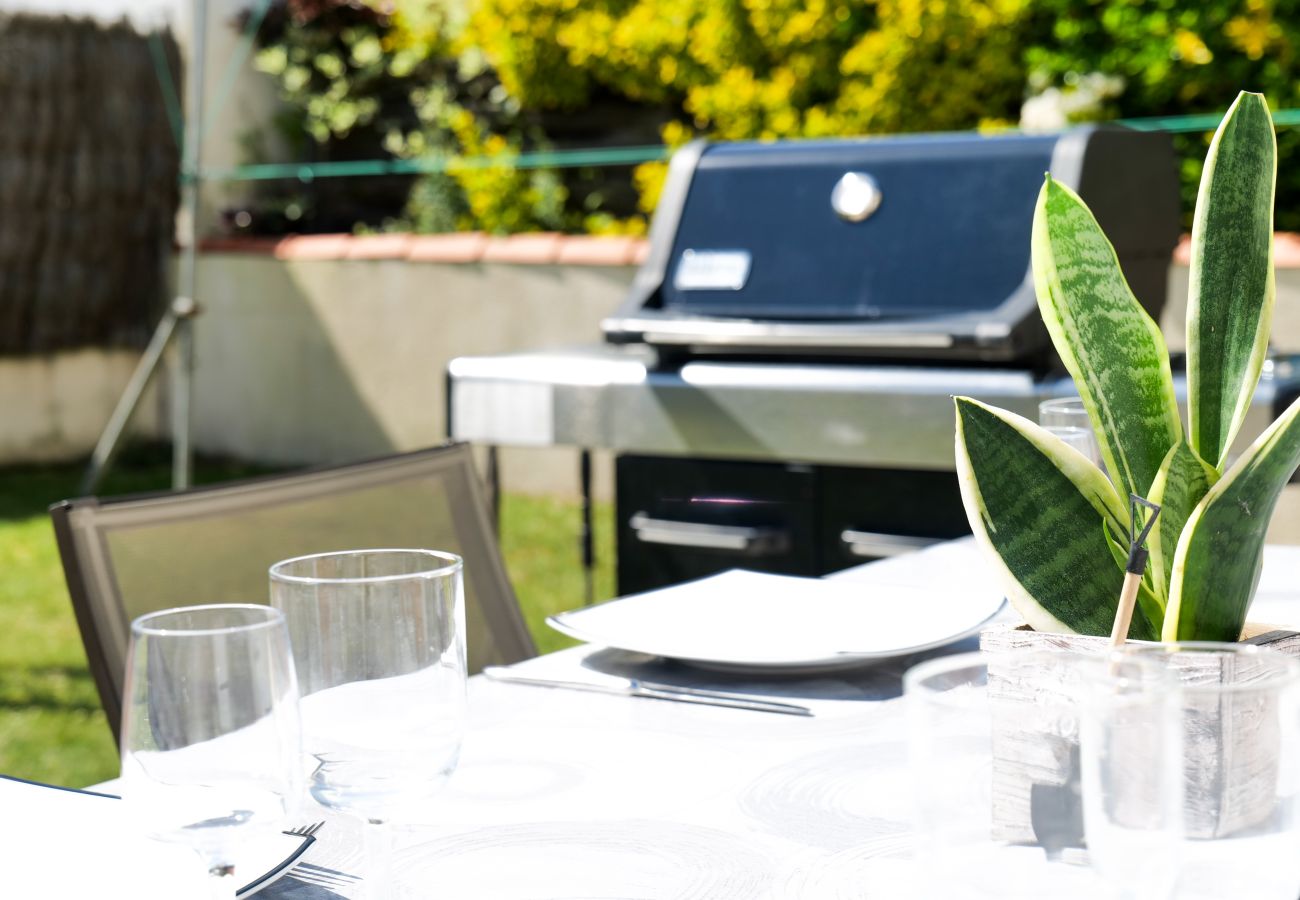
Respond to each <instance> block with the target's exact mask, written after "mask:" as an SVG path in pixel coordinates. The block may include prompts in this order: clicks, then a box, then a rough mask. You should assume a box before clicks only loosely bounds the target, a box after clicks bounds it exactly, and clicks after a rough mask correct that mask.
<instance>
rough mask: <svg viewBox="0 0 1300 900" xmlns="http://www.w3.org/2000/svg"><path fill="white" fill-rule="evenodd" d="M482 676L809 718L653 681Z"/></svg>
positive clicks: (797, 711) (793, 706) (779, 706)
mask: <svg viewBox="0 0 1300 900" xmlns="http://www.w3.org/2000/svg"><path fill="white" fill-rule="evenodd" d="M483 674H484V675H486V676H487V677H488V678H490V679H492V680H493V681H501V682H508V683H510V684H531V685H536V686H537V687H555V688H569V689H571V690H575V691H595V692H597V693H600V694H620V695H622V696H625V697H647V698H649V699H651V700H675V701H677V702H678V703H700V704H703V705H705V706H721V707H725V708H727V709H748V710H752V711H754V712H771V713H783V714H785V715H788V716H811V715H812V714H813V712H812V710H811V709H809V708H808V707H806V706H800V705H799V704H797V703H783V702H781V701H778V700H763V699H759V698H757V697H752V696H750V695H748V694H735V693H731V692H728V691H714V690H708V689H706V688H691V687H679V686H677V685H673V684H660V683H658V682H654V681H642V680H641V679H639V678H625V677H623V676H621V675H608V674H606V673H604V672H593V673H592V674H593V675H597V676H599V678H600V679H602V680H600V681H581V680H578V679H566V678H549V677H546V676H543V675H529V674H528V673H526V672H516V671H515V670H513V669H510V668H507V667H505V666H488V667H487V668H485V669H484V670H483Z"/></svg>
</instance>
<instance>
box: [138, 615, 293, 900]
mask: <svg viewBox="0 0 1300 900" xmlns="http://www.w3.org/2000/svg"><path fill="white" fill-rule="evenodd" d="M300 753H301V750H300V744H299V721H298V685H297V682H296V680H295V678H294V669H293V659H292V656H291V655H290V651H289V637H288V632H287V631H286V629H285V622H284V616H282V615H281V614H280V613H279V612H278V611H277V610H274V609H272V608H270V607H269V606H255V605H213V606H194V607H187V608H181V609H170V610H164V611H162V612H156V613H151V614H149V615H146V616H141V617H140V618H138V619H136V620H135V621H134V622H133V623H132V624H131V644H130V649H129V651H128V667H127V673H126V686H125V703H124V707H123V714H122V796H123V800H124V801H125V802H126V803H127V805H128V806H127V808H128V810H129V811H130V813H131V815H132V816H133V818H134V819H135V820H136V821H137V822H138V823H139V825H140V826H141V827H142V828H143V830H145V831H146V832H147V833H149V834H150V835H152V836H153V837H156V838H159V839H162V840H167V841H175V842H180V843H185V844H188V845H189V846H191V847H193V848H194V849H195V850H196V851H198V853H199V854H200V856H202V857H203V860H204V862H205V863H206V865H207V867H208V871H209V873H210V874H211V875H212V876H213V878H214V881H213V888H214V896H215V897H224V898H231V897H234V896H235V889H236V887H237V884H238V882H237V880H236V874H237V873H236V872H235V871H234V862H235V850H236V848H237V847H238V844H239V843H240V842H241V841H244V840H251V839H256V837H257V836H258V835H259V834H262V835H265V834H270V833H274V832H276V831H279V830H281V829H283V828H284V827H285V825H286V822H287V820H288V818H289V817H290V816H291V815H292V814H293V813H294V812H295V811H296V807H297V802H298V798H299V796H300V794H301V791H302V777H301V773H302V763H301V756H300Z"/></svg>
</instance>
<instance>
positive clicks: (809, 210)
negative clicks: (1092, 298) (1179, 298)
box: [604, 128, 1179, 360]
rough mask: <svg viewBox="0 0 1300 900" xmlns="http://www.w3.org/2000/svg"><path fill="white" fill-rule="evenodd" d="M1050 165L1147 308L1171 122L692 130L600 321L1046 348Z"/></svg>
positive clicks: (880, 341) (629, 332)
mask: <svg viewBox="0 0 1300 900" xmlns="http://www.w3.org/2000/svg"><path fill="white" fill-rule="evenodd" d="M1048 171H1051V172H1052V174H1053V177H1055V178H1058V179H1059V180H1061V181H1062V182H1063V183H1065V184H1067V185H1070V186H1071V187H1073V188H1075V189H1076V190H1078V191H1080V193H1081V194H1082V195H1083V196H1084V199H1085V200H1087V201H1088V202H1089V204H1090V206H1091V207H1092V209H1093V211H1094V213H1095V214H1096V215H1097V217H1098V219H1099V220H1100V221H1101V223H1102V225H1103V227H1105V228H1107V231H1108V233H1109V234H1110V235H1111V237H1112V240H1113V241H1114V242H1115V244H1116V249H1117V251H1118V252H1119V255H1120V259H1121V263H1122V264H1124V265H1125V270H1126V273H1127V274H1128V275H1129V277H1130V282H1131V283H1132V284H1133V286H1134V288H1135V291H1136V292H1137V293H1138V295H1139V297H1143V298H1144V301H1145V302H1146V303H1147V305H1148V309H1150V310H1152V311H1153V313H1154V314H1156V315H1158V312H1159V306H1160V305H1161V304H1162V303H1163V299H1164V296H1163V292H1164V286H1165V276H1164V271H1165V268H1166V267H1167V266H1168V262H1169V258H1170V253H1171V251H1172V250H1173V247H1174V244H1175V243H1176V241H1177V238H1178V232H1179V227H1178V186H1177V180H1176V174H1175V170H1174V164H1173V155H1172V149H1171V147H1170V143H1169V140H1168V138H1167V137H1166V136H1163V135H1152V134H1143V133H1138V132H1133V131H1127V130H1123V129H1111V128H1106V129H1099V128H1084V129H1076V130H1072V131H1069V132H1066V133H1063V134H1052V135H1019V134H1010V135H998V136H981V135H972V134H956V135H925V136H908V137H897V138H879V139H865V140H840V141H791V142H783V143H734V144H712V145H711V144H706V143H703V142H701V143H697V144H694V145H691V146H689V147H687V148H684V149H683V150H682V151H680V152H679V153H678V154H677V155H676V156H675V157H674V158H673V163H672V166H671V169H670V174H669V178H668V183H667V184H666V185H665V191H664V195H663V200H661V203H660V208H659V211H658V213H657V214H656V217H655V223H654V227H653V229H652V232H651V251H650V257H649V259H648V261H647V262H646V264H645V266H644V267H643V268H642V269H641V271H640V272H639V273H638V275H637V279H636V281H635V283H634V286H633V288H632V291H631V293H630V296H629V297H628V300H627V302H626V303H625V304H624V306H623V308H622V309H621V310H620V312H619V314H618V315H616V316H615V317H614V318H612V319H609V320H607V321H606V322H605V323H604V328H605V332H606V336H607V338H608V339H610V340H612V341H616V342H626V341H646V342H648V343H651V344H659V345H663V346H671V347H675V348H688V349H690V350H692V351H694V352H697V353H715V352H730V353H737V352H740V353H751V354H752V353H755V352H757V353H769V352H770V353H783V354H786V353H817V352H831V353H843V352H849V353H853V354H854V355H866V356H883V357H900V356H925V357H939V358H968V359H982V360H1008V359H1017V358H1025V359H1027V358H1030V357H1033V356H1035V355H1041V353H1042V351H1043V350H1044V348H1045V347H1046V346H1047V341H1046V334H1045V332H1044V331H1043V329H1042V326H1041V323H1040V322H1039V321H1038V313H1037V306H1036V304H1035V302H1034V296H1033V280H1032V276H1031V274H1030V271H1029V240H1030V230H1031V226H1032V222H1033V211H1034V203H1035V200H1036V198H1037V196H1038V191H1039V188H1040V187H1041V185H1042V181H1043V176H1044V173H1045V172H1048ZM1157 282H1158V283H1157Z"/></svg>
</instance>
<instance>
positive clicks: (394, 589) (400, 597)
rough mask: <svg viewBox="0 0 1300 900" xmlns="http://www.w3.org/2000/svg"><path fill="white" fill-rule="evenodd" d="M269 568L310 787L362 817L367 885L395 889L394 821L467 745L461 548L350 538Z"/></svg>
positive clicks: (435, 784) (370, 889)
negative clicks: (343, 547)
mask: <svg viewBox="0 0 1300 900" xmlns="http://www.w3.org/2000/svg"><path fill="white" fill-rule="evenodd" d="M270 575H271V603H272V605H273V606H275V607H276V608H277V609H280V610H283V612H284V615H285V618H286V620H287V621H288V625H289V633H290V635H291V637H292V640H293V649H294V658H295V661H296V663H297V666H298V672H299V679H300V681H301V685H302V704H301V705H302V719H303V751H304V753H305V754H306V755H307V757H308V759H309V760H310V764H311V767H312V771H311V774H310V776H309V787H310V790H311V793H312V796H314V797H315V798H316V800H317V801H318V802H320V803H321V804H323V805H325V806H328V807H331V808H333V809H338V810H342V811H345V812H348V813H351V814H352V815H354V816H357V817H358V818H360V819H361V821H362V823H363V827H362V831H363V834H364V836H365V853H366V863H365V865H366V872H365V879H366V881H365V883H366V885H367V894H368V895H369V896H370V897H373V898H383V900H389V898H391V897H393V896H395V894H394V891H393V888H392V884H391V875H392V871H391V870H392V845H391V836H390V833H389V824H390V822H391V821H392V820H393V819H394V818H396V817H400V816H401V815H402V813H401V810H402V808H404V807H410V808H413V809H414V808H418V807H419V806H420V804H422V803H425V802H427V801H428V800H429V798H431V797H432V796H433V795H434V794H435V793H436V792H437V791H438V790H440V789H441V788H442V786H443V785H444V784H445V783H446V781H447V779H448V778H449V777H450V775H451V773H452V771H453V770H454V769H455V767H456V763H457V760H458V758H459V756H460V745H461V739H462V736H463V733H464V729H465V716H466V697H465V596H464V588H463V584H462V562H461V559H460V557H458V556H455V555H453V554H450V553H441V552H437V551H432V550H351V551H344V552H340V553H323V554H319V555H316V556H304V557H299V558H297V559H289V560H284V561H283V562H278V563H276V564H275V565H273V566H272V567H271V572H270Z"/></svg>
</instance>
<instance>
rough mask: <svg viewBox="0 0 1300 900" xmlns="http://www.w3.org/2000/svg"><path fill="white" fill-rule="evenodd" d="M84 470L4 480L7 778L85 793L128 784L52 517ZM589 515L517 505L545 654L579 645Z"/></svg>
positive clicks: (512, 564) (600, 579) (609, 582)
mask: <svg viewBox="0 0 1300 900" xmlns="http://www.w3.org/2000/svg"><path fill="white" fill-rule="evenodd" d="M258 471H259V470H257V469H255V468H252V467H249V466H246V465H240V464H237V463H228V462H201V463H200V464H199V465H198V466H197V468H196V472H195V480H196V481H197V482H199V483H211V482H215V481H222V480H226V479H230V478H238V477H243V476H246V475H251V474H256V473H257V472H258ZM81 473H82V468H81V466H41V467H16V468H7V469H0V773H4V774H8V775H17V776H19V777H23V778H32V779H36V780H39V781H49V782H53V783H55V784H66V785H73V786H83V785H87V784H93V783H95V782H98V781H103V780H105V779H107V778H113V777H115V776H116V775H117V753H116V750H115V748H114V747H113V745H112V739H111V736H110V733H109V729H108V725H107V724H106V723H105V721H104V715H103V713H102V712H101V711H100V708H99V697H98V694H97V693H96V691H95V685H94V682H93V681H92V680H91V677H90V673H89V672H88V671H87V669H86V657H85V654H84V653H83V652H82V649H81V638H80V636H79V634H78V633H77V625H76V621H75V620H74V618H73V615H72V607H71V605H70V603H69V601H68V595H67V590H66V588H65V586H64V583H63V572H62V569H61V568H60V565H59V555H58V550H57V549H56V548H55V545H54V532H53V530H52V529H51V527H50V522H49V517H48V515H47V514H46V508H47V507H48V506H49V504H50V503H52V502H54V501H56V500H61V499H64V498H66V497H72V496H75V495H76V494H77V493H78V490H77V485H78V482H79V480H80V478H81ZM169 479H170V468H169V463H168V461H167V459H166V457H165V456H164V455H163V454H162V453H160V452H159V451H157V450H144V451H135V452H133V453H131V454H130V455H129V457H128V458H127V459H125V460H124V461H123V462H122V463H121V464H120V465H119V466H118V468H117V469H116V470H115V471H114V472H113V474H112V475H111V476H110V478H109V480H108V481H107V482H106V483H105V485H104V487H103V489H102V490H101V491H100V493H101V494H105V495H107V494H114V493H127V492H132V491H143V490H155V489H159V488H165V487H166V486H167V484H168V482H169ZM577 534H578V506H577V504H576V503H568V502H564V501H560V500H553V499H549V498H538V497H524V496H511V495H507V496H506V497H505V498H504V502H503V504H502V537H501V540H502V549H503V552H504V554H505V557H506V565H507V567H508V569H509V571H510V576H511V580H512V581H513V582H514V585H515V590H516V592H517V593H518V595H519V602H520V605H521V606H522V607H523V610H524V615H525V617H526V618H527V620H528V625H529V628H530V629H531V630H532V633H533V636H534V638H535V639H536V641H537V645H538V648H539V649H540V650H542V651H543V652H545V651H548V650H555V649H558V648H560V647H563V646H567V645H568V644H569V643H571V642H569V641H568V640H567V639H565V638H563V637H562V636H560V635H558V634H556V633H554V632H552V631H551V630H550V629H548V628H547V627H546V625H545V624H544V622H543V620H544V619H545V618H546V616H548V615H550V614H551V613H554V612H559V611H561V610H564V609H570V608H572V607H574V606H576V605H578V604H580V603H581V602H582V592H583V579H582V572H581V568H580V566H579V562H578V560H579V557H578V549H577ZM596 539H597V547H598V550H597V553H598V558H599V560H600V569H599V571H598V573H597V577H596V596H597V597H598V598H605V597H609V596H612V594H613V586H614V579H613V531H612V512H611V510H610V509H609V508H608V507H607V506H602V507H599V508H598V509H597V515H596Z"/></svg>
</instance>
